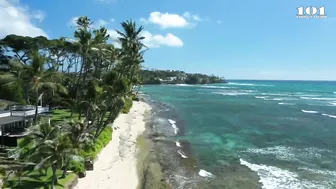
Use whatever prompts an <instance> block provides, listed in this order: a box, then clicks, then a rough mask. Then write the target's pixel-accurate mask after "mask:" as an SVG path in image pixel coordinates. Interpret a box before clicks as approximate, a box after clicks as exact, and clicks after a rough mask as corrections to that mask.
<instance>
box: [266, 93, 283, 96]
mask: <svg viewBox="0 0 336 189" xmlns="http://www.w3.org/2000/svg"><path fill="white" fill-rule="evenodd" d="M261 95H269V96H289V95H290V94H288V93H261Z"/></svg>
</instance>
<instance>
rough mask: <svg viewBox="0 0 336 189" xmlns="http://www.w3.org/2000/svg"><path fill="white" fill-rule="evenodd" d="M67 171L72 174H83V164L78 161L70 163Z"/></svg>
mask: <svg viewBox="0 0 336 189" xmlns="http://www.w3.org/2000/svg"><path fill="white" fill-rule="evenodd" d="M69 170H71V171H73V172H74V173H77V174H78V173H80V172H85V167H84V163H83V162H78V161H71V162H70V166H69Z"/></svg>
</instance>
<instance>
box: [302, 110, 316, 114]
mask: <svg viewBox="0 0 336 189" xmlns="http://www.w3.org/2000/svg"><path fill="white" fill-rule="evenodd" d="M301 111H302V112H304V113H308V114H317V113H318V111H312V110H301Z"/></svg>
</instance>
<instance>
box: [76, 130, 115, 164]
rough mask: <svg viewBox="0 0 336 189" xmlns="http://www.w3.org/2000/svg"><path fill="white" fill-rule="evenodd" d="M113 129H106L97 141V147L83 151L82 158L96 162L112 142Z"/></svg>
mask: <svg viewBox="0 0 336 189" xmlns="http://www.w3.org/2000/svg"><path fill="white" fill-rule="evenodd" d="M112 132H113V130H112V128H111V127H106V128H105V129H104V130H103V132H102V133H101V134H100V135H99V137H98V138H97V139H96V141H95V145H94V146H93V147H91V148H88V149H86V150H85V151H82V153H81V156H82V157H84V158H85V159H91V160H94V159H95V158H96V157H97V155H98V154H99V152H100V151H101V150H102V149H103V148H104V147H105V146H106V145H107V144H108V143H109V142H110V141H111V140H112Z"/></svg>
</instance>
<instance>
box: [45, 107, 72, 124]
mask: <svg viewBox="0 0 336 189" xmlns="http://www.w3.org/2000/svg"><path fill="white" fill-rule="evenodd" d="M51 115H52V117H51V121H52V122H61V121H63V120H64V119H69V118H70V115H71V110H69V109H61V110H53V111H52V113H51ZM73 118H74V119H77V118H78V113H76V112H74V115H73Z"/></svg>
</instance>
